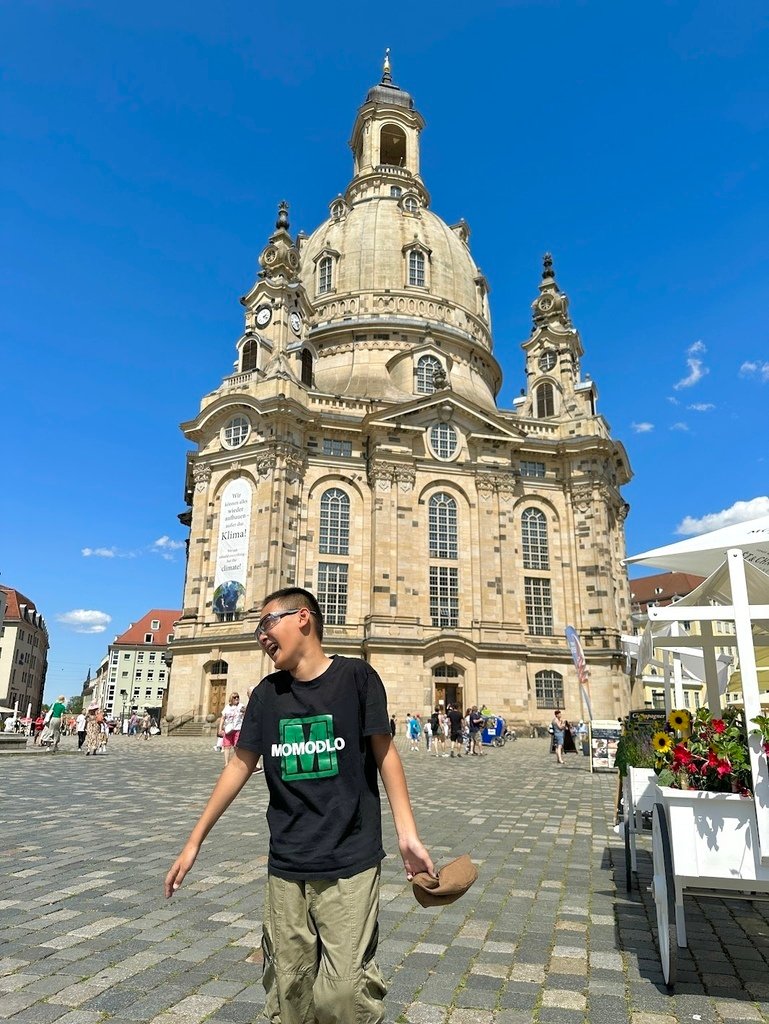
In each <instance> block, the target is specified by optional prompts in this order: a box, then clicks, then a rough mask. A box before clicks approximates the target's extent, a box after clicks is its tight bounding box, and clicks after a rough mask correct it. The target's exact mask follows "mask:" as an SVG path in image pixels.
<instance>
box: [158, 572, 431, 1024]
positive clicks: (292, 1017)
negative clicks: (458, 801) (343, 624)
mask: <svg viewBox="0 0 769 1024" xmlns="http://www.w3.org/2000/svg"><path fill="white" fill-rule="evenodd" d="M256 636H257V639H258V641H259V643H260V644H261V645H262V649H263V650H264V651H265V652H266V653H267V655H268V656H269V657H270V658H271V659H272V662H273V664H274V666H275V670H276V671H275V672H273V673H272V674H270V675H268V676H267V677H266V678H265V679H263V680H262V682H261V683H260V684H259V686H258V687H257V689H256V690H255V691H254V693H253V694H252V696H251V700H250V701H249V704H248V708H247V710H246V716H245V720H244V722H243V727H242V729H241V732H240V740H239V742H238V746H237V747H236V749H235V754H234V756H233V758H232V760H231V761H230V762H229V764H228V765H227V766H226V767H225V768H224V770H223V771H222V774H221V777H220V779H219V781H218V782H217V784H216V786H215V788H214V791H213V793H212V795H211V797H210V799H209V801H208V804H207V805H206V808H205V810H204V811H203V814H202V815H201V817H200V820H199V821H198V823H197V824H196V825H195V828H194V829H193V831H192V834H191V835H190V837H189V839H188V841H187V843H186V844H185V846H184V849H183V850H182V852H181V854H180V856H179V857H178V858H177V859H176V861H175V862H174V864H173V865H172V867H171V869H170V871H169V872H168V875H167V876H166V880H165V894H166V896H172V895H173V893H174V892H175V891H176V890H177V889H178V888H179V886H180V885H181V883H182V881H183V879H184V878H185V876H186V874H187V872H188V871H189V870H190V869H191V868H192V866H193V864H194V863H195V860H196V858H197V855H198V853H199V851H200V846H201V844H202V842H203V840H204V839H205V837H206V836H207V835H208V833H209V832H210V830H211V828H212V827H213V826H214V824H215V823H216V822H217V821H218V819H219V818H220V817H221V815H222V813H223V812H224V810H225V809H226V808H227V807H228V806H229V805H230V803H231V802H232V801H233V800H234V799H235V797H236V796H237V794H238V793H239V792H240V790H241V789H242V788H243V787H244V786H245V784H246V783H247V781H248V779H249V778H250V776H251V774H252V772H253V771H254V768H255V767H256V764H257V762H258V760H259V758H260V757H262V756H263V757H264V765H265V778H266V780H267V785H268V789H269V794H270V802H269V806H268V810H267V821H268V824H269V829H270V851H269V859H268V878H267V895H266V900H265V909H264V913H263V950H264V974H263V983H264V986H265V989H266V992H267V1000H266V1005H265V1015H266V1016H267V1018H268V1019H269V1020H273V1021H276V1020H280V1021H282V1022H283V1024H294V1022H295V1024H300V1022H301V1024H305V1022H307V1024H309V1022H314V1021H323V1022H324V1024H378V1022H380V1021H381V1020H382V1019H383V1017H384V1008H383V999H384V994H385V991H386V986H385V983H384V980H383V978H382V975H381V973H380V971H379V968H378V967H377V965H376V961H375V959H374V955H375V952H376V946H377V935H378V923H377V910H378V904H379V877H380V865H381V861H382V858H383V857H384V855H385V854H384V850H383V848H382V829H381V811H380V806H379V787H378V784H377V771H378V772H379V775H380V776H381V778H382V782H383V784H384V789H385V792H386V793H387V797H388V800H389V802H390V807H391V809H392V814H393V818H394V822H395V830H396V832H397V835H398V845H399V848H400V853H401V857H402V858H403V864H404V867H405V870H406V877H407V878H408V879H409V880H411V879H412V878H413V876H414V875H415V874H417V873H418V872H420V871H426V872H428V873H429V874H430V875H431V876H433V877H435V869H434V867H433V863H432V860H431V859H430V855H429V854H428V852H427V850H426V849H425V847H424V846H423V844H422V842H421V840H420V838H419V835H418V833H417V827H416V823H415V821H414V814H413V811H412V809H411V802H410V800H409V794H408V787H407V784H406V777H405V774H404V771H403V765H402V764H401V760H400V757H399V756H398V752H397V750H396V749H395V746H394V744H393V742H392V736H391V734H390V723H389V715H388V712H387V697H386V694H385V689H384V686H383V685H382V681H381V679H380V678H379V676H378V675H377V673H376V672H375V671H374V670H373V669H372V668H371V666H370V665H368V664H367V663H366V662H364V661H361V660H358V659H354V658H345V657H340V656H338V655H337V656H334V657H331V658H329V657H328V656H327V655H326V653H325V651H324V650H323V646H322V641H323V615H322V612H321V610H320V607H319V606H318V602H317V600H316V598H315V597H314V595H313V594H311V593H310V592H309V591H306V590H302V589H300V588H298V587H289V588H286V589H284V590H279V591H276V592H275V593H273V594H270V596H269V597H267V598H265V601H264V604H263V607H262V618H261V619H260V621H259V625H258V626H257V629H256Z"/></svg>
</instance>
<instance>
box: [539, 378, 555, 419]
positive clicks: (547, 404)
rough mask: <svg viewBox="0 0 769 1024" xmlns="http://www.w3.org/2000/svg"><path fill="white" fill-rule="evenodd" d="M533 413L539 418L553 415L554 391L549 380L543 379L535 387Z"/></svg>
mask: <svg viewBox="0 0 769 1024" xmlns="http://www.w3.org/2000/svg"><path fill="white" fill-rule="evenodd" d="M535 415H536V417H537V419H540V420H544V419H547V418H548V417H549V416H555V392H554V390H553V385H552V384H551V383H550V382H549V381H545V382H544V384H540V385H539V387H538V388H537V392H536V412H535Z"/></svg>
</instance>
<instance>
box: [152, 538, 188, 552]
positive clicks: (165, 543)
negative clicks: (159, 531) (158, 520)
mask: <svg viewBox="0 0 769 1024" xmlns="http://www.w3.org/2000/svg"><path fill="white" fill-rule="evenodd" d="M152 546H153V548H163V549H164V550H166V551H178V550H179V548H183V547H184V541H183V540H171V538H170V537H167V536H166V535H165V534H164V535H163V536H162V537H158V539H157V540H156V541H155V543H154V544H153V545H152Z"/></svg>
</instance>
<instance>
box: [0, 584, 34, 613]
mask: <svg viewBox="0 0 769 1024" xmlns="http://www.w3.org/2000/svg"><path fill="white" fill-rule="evenodd" d="M0 590H2V592H3V593H4V594H5V596H6V601H7V610H6V613H5V617H6V618H7V619H20V618H21V608H22V606H25V607H26V608H28V609H29V610H30V611H33V612H36V611H37V607H36V606H35V602H34V601H30V599H29V598H28V597H25V596H24V594H22V593H21V592H20V591H18V590H14V589H13V587H3V586H0Z"/></svg>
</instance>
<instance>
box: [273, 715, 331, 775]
mask: <svg viewBox="0 0 769 1024" xmlns="http://www.w3.org/2000/svg"><path fill="white" fill-rule="evenodd" d="M343 746H344V740H343V739H339V740H337V739H336V738H335V736H334V720H333V717H332V716H331V715H313V716H312V717H310V718H282V719H281V720H280V743H276V744H274V745H273V748H272V753H273V756H275V755H276V754H277V755H279V756H280V758H281V775H282V777H283V781H284V782H296V781H299V780H301V779H325V778H328V777H329V776H331V775H338V774H339V765H338V762H337V756H336V752H337V750H338V749H340V748H341V747H343Z"/></svg>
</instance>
